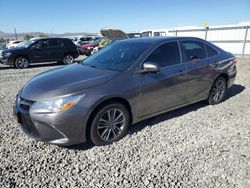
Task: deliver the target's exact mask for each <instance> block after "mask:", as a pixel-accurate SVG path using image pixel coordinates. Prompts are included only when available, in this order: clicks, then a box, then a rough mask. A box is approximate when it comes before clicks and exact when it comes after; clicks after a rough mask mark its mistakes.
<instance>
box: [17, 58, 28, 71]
mask: <svg viewBox="0 0 250 188" xmlns="http://www.w3.org/2000/svg"><path fill="white" fill-rule="evenodd" d="M14 66H15V67H16V68H18V69H25V68H27V67H28V66H29V60H28V58H26V57H23V56H20V57H18V58H16V60H15V65H14Z"/></svg>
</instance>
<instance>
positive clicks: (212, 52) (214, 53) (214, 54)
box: [205, 45, 218, 57]
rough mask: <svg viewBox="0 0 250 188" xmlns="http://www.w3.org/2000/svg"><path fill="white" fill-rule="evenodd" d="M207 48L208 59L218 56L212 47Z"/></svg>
mask: <svg viewBox="0 0 250 188" xmlns="http://www.w3.org/2000/svg"><path fill="white" fill-rule="evenodd" d="M205 47H206V50H207V56H208V57H213V56H216V55H218V52H217V51H216V50H214V49H213V48H212V47H210V46H208V45H205Z"/></svg>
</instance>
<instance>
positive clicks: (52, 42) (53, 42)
mask: <svg viewBox="0 0 250 188" xmlns="http://www.w3.org/2000/svg"><path fill="white" fill-rule="evenodd" d="M60 46H62V44H61V42H60V41H59V40H58V39H50V40H49V47H52V48H53V47H60Z"/></svg>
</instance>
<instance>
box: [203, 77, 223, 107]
mask: <svg viewBox="0 0 250 188" xmlns="http://www.w3.org/2000/svg"><path fill="white" fill-rule="evenodd" d="M226 92H227V82H226V79H225V78H224V77H222V76H220V77H218V78H217V79H216V80H215V81H214V83H213V85H212V88H211V90H210V93H209V97H208V100H207V102H208V104H210V105H215V104H219V103H221V102H222V101H223V100H224V99H225V96H226Z"/></svg>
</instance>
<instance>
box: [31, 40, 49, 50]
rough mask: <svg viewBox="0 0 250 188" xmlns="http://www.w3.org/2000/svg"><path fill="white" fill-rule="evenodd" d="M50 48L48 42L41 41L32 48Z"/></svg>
mask: <svg viewBox="0 0 250 188" xmlns="http://www.w3.org/2000/svg"><path fill="white" fill-rule="evenodd" d="M47 47H48V40H40V41H38V42H36V43H35V44H33V46H32V48H36V49H42V48H47Z"/></svg>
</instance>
